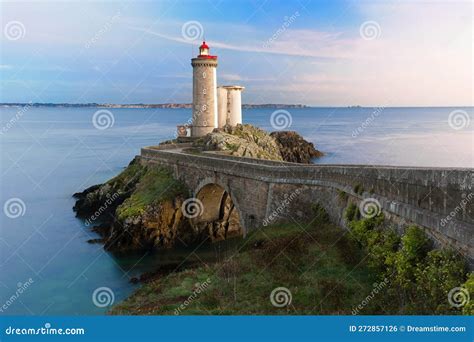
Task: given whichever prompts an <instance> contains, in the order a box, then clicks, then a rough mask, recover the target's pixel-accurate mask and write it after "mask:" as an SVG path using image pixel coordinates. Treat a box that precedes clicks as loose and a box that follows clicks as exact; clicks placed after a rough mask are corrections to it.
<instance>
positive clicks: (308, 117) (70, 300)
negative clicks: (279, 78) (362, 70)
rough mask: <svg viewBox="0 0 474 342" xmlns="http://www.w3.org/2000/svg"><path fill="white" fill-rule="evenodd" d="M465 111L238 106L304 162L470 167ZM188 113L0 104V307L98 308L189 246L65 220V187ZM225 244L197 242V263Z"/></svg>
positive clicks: (27, 311)
mask: <svg viewBox="0 0 474 342" xmlns="http://www.w3.org/2000/svg"><path fill="white" fill-rule="evenodd" d="M473 114H474V110H473V107H442V108H441V107H437V108H431V107H430V108H428V107H427V108H421V107H417V108H366V107H351V108H280V109H275V108H262V109H244V110H243V118H244V123H250V124H253V125H257V126H259V127H261V128H263V129H265V130H268V131H275V130H295V131H297V132H299V133H300V134H301V135H302V136H303V137H304V138H306V139H307V140H309V141H311V142H313V143H314V144H315V146H316V148H317V149H318V150H320V151H322V152H324V153H325V155H324V157H322V158H319V159H316V160H314V163H316V164H357V165H397V166H412V167H450V168H473V167H474V135H473V127H474V122H473V121H474V115H473ZM190 117H191V110H190V109H123V108H122V109H117V108H112V109H111V108H93V107H87V108H77V107H34V106H25V107H1V108H0V150H1V151H0V153H1V155H0V172H1V178H0V205H1V209H2V211H1V212H0V315H103V314H105V313H106V312H107V311H108V310H109V309H110V306H111V305H113V304H117V303H119V302H120V301H122V300H123V299H125V298H126V297H127V296H129V295H131V294H132V293H133V291H134V290H135V289H137V287H138V286H140V285H137V284H133V283H131V282H130V279H131V278H132V277H137V276H139V275H140V274H142V273H144V272H150V271H153V270H154V269H156V268H157V267H158V266H159V265H163V264H167V263H176V262H180V261H182V260H184V259H185V258H186V257H187V256H188V255H189V252H190V251H189V249H186V248H179V249H177V250H164V251H157V252H153V253H151V252H137V253H133V254H126V255H116V254H113V253H109V252H105V251H104V249H103V247H102V245H100V244H90V243H88V242H87V241H88V240H90V239H94V238H98V236H97V235H96V234H95V233H93V232H92V231H91V229H90V227H87V226H86V225H85V223H84V222H83V221H82V220H80V219H78V218H76V217H75V215H74V212H73V211H72V207H73V205H74V199H73V198H72V194H73V193H75V192H78V191H82V190H84V189H85V188H87V187H89V186H91V185H94V184H98V183H102V182H104V181H106V180H108V179H110V178H111V177H113V176H115V175H117V174H118V173H119V172H120V171H121V170H123V168H124V167H125V166H126V165H127V164H128V163H129V162H130V160H131V159H132V158H133V157H134V156H135V155H137V154H139V152H140V147H142V146H149V145H155V144H158V143H159V142H160V141H163V140H166V139H172V138H174V137H175V136H176V126H177V125H180V124H185V123H187V122H189V120H190ZM226 248H227V246H226V245H221V244H217V245H203V246H201V247H200V248H199V249H198V250H197V251H196V254H195V255H196V256H197V257H199V259H202V260H204V261H205V260H216V258H223V257H225V253H226V252H225V251H226Z"/></svg>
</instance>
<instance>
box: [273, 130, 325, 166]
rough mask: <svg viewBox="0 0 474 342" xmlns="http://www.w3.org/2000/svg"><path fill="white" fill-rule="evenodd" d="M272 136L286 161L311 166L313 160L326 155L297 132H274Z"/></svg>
mask: <svg viewBox="0 0 474 342" xmlns="http://www.w3.org/2000/svg"><path fill="white" fill-rule="evenodd" d="M270 136H271V137H273V138H274V139H275V140H276V142H277V144H278V147H279V149H280V153H281V156H282V158H283V160H284V161H287V162H292V163H303V164H310V163H311V159H313V158H318V157H322V156H323V155H324V154H323V153H322V152H321V151H318V150H317V149H316V148H315V147H314V145H313V143H312V142H309V141H306V140H305V139H304V138H303V137H302V136H301V135H299V134H298V133H297V132H295V131H279V132H272V133H270Z"/></svg>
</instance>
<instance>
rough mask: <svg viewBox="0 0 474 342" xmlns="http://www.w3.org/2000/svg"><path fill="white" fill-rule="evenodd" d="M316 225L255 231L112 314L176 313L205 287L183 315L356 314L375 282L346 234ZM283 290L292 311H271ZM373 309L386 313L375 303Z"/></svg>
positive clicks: (160, 282)
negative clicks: (235, 248)
mask: <svg viewBox="0 0 474 342" xmlns="http://www.w3.org/2000/svg"><path fill="white" fill-rule="evenodd" d="M315 208H316V210H317V212H319V213H322V209H321V207H320V206H317V205H316V206H315ZM326 215H327V214H326ZM326 215H322V216H321V218H322V221H325V218H324V217H325V216H326ZM317 221H318V222H317V223H316V222H314V223H313V224H310V225H309V226H304V229H302V227H301V226H300V225H298V224H294V225H276V226H271V227H267V228H264V229H260V230H258V231H255V232H253V233H251V234H250V235H249V236H248V237H247V238H246V239H244V240H242V241H241V242H240V246H239V252H238V253H237V252H236V253H235V254H232V253H230V254H231V256H230V257H228V258H226V259H225V260H223V261H221V262H216V263H214V264H209V265H207V266H205V265H203V266H201V267H199V268H194V269H187V270H184V271H182V272H178V273H173V274H170V275H168V276H165V277H163V278H161V279H159V280H156V281H153V282H150V283H146V284H144V285H143V286H142V287H141V288H140V289H139V290H138V291H136V292H135V294H133V295H132V296H131V297H129V298H128V299H127V300H125V301H124V302H122V303H120V304H119V305H117V306H115V307H114V308H113V309H112V314H150V315H153V314H174V313H175V310H178V309H179V308H180V306H181V305H182V304H183V303H185V301H188V299H189V298H190V296H192V295H193V293H195V291H196V289H198V288H199V287H200V285H201V284H203V283H206V284H207V283H208V286H207V287H206V289H205V290H203V291H202V292H201V293H199V294H198V295H197V296H195V298H193V299H192V300H189V304H188V305H186V306H185V308H184V309H182V310H180V311H179V313H181V314H184V315H189V314H217V315H220V314H277V315H278V314H350V313H351V311H352V309H353V308H354V307H355V306H357V305H358V304H359V303H361V302H362V300H364V299H365V297H366V296H367V295H368V294H369V293H370V292H371V291H372V287H373V283H374V281H375V278H374V277H373V276H372V274H371V272H370V270H369V269H368V268H367V266H366V265H365V264H364V263H363V262H361V261H362V260H363V255H362V253H361V250H360V249H359V248H358V247H357V245H356V244H355V243H353V242H352V241H351V240H350V239H349V238H348V234H347V232H346V231H343V230H342V229H340V228H338V227H336V226H334V225H331V224H328V223H321V221H320V220H317ZM207 279H209V281H207ZM201 287H202V286H201ZM277 287H285V288H287V289H288V290H289V291H291V295H292V301H291V304H290V305H289V306H285V307H281V308H279V307H275V306H273V305H272V303H271V301H270V294H271V293H272V291H273V290H274V289H275V288H277ZM367 310H368V311H369V312H371V313H383V311H382V308H381V307H380V306H378V304H377V302H376V301H375V300H374V301H373V302H371V303H369V305H368V306H367Z"/></svg>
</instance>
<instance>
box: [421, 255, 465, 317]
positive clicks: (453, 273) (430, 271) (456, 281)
mask: <svg viewBox="0 0 474 342" xmlns="http://www.w3.org/2000/svg"><path fill="white" fill-rule="evenodd" d="M466 271H467V265H466V262H465V261H464V259H463V258H462V257H460V256H459V255H458V254H456V253H454V252H453V251H450V250H432V251H431V252H429V253H428V255H427V257H426V259H425V260H424V262H422V263H419V264H418V267H417V268H416V269H415V279H416V284H417V288H416V292H417V295H416V302H417V303H416V307H417V309H418V310H417V311H418V312H420V309H421V310H422V312H424V313H426V314H432V313H437V314H449V313H453V312H456V311H458V309H457V308H455V307H453V306H452V305H450V303H449V301H448V293H449V291H450V290H451V289H453V288H455V287H459V286H460V285H461V284H462V283H463V281H464V279H465V276H466Z"/></svg>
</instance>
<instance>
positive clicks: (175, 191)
mask: <svg viewBox="0 0 474 342" xmlns="http://www.w3.org/2000/svg"><path fill="white" fill-rule="evenodd" d="M142 169H143V170H141V171H140V172H139V176H140V177H139V181H138V184H137V186H136V188H135V191H134V192H133V193H132V195H131V196H130V197H129V198H127V199H126V200H125V202H123V203H122V204H121V205H120V206H119V207H118V208H117V210H116V214H117V217H118V219H119V220H121V221H123V220H125V219H126V218H128V217H133V216H137V215H141V214H143V213H144V211H145V209H146V208H147V206H149V205H154V204H158V203H160V202H162V201H165V200H173V199H174V198H176V197H177V196H179V195H183V196H185V197H187V195H188V190H187V188H186V186H185V185H184V184H183V183H181V182H180V181H177V180H176V179H174V178H173V175H172V174H171V172H169V171H168V170H166V169H163V168H160V167H158V166H156V167H152V166H148V167H142ZM125 172H127V173H129V172H130V173H132V172H133V170H128V168H127V169H126V170H125V171H124V172H122V173H121V174H120V175H119V176H117V177H121V176H122V174H123V173H125Z"/></svg>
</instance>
